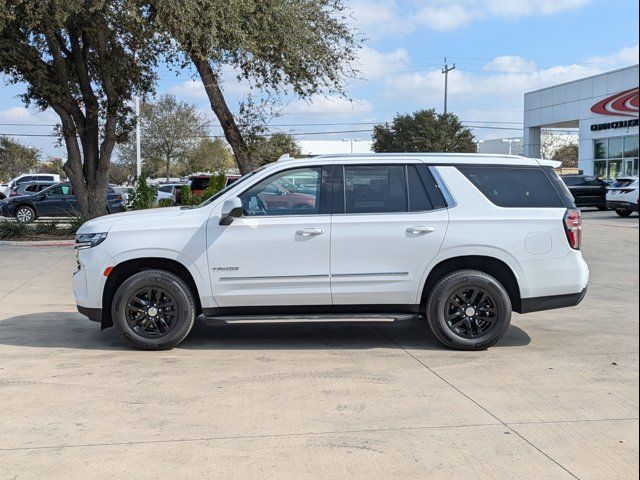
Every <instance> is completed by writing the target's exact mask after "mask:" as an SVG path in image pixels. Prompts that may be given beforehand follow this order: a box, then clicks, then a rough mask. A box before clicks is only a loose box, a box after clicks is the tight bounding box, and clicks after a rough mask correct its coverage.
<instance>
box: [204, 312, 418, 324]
mask: <svg viewBox="0 0 640 480" xmlns="http://www.w3.org/2000/svg"><path fill="white" fill-rule="evenodd" d="M206 318H207V320H215V321H219V322H224V323H228V324H244V323H254V324H262V323H372V322H376V323H378V322H384V323H393V322H401V321H407V320H413V319H415V318H416V315H415V314H407V313H384V314H362V313H360V314H348V315H335V314H320V315H218V316H214V317H206Z"/></svg>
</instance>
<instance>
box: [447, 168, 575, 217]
mask: <svg viewBox="0 0 640 480" xmlns="http://www.w3.org/2000/svg"><path fill="white" fill-rule="evenodd" d="M458 170H460V171H461V172H462V174H463V175H464V176H465V177H467V178H468V179H469V180H470V181H471V183H473V184H474V185H475V186H476V188H477V189H478V190H480V191H481V192H482V193H483V194H484V196H485V197H487V198H488V199H489V200H490V201H491V202H492V203H493V204H495V205H497V206H499V207H509V208H555V207H565V204H564V202H563V201H562V199H561V198H560V196H559V194H558V192H557V191H556V189H555V188H554V186H553V184H552V183H551V181H550V180H549V177H548V176H547V174H546V173H545V172H544V171H543V170H542V169H541V168H535V167H532V168H526V167H484V166H460V167H458Z"/></svg>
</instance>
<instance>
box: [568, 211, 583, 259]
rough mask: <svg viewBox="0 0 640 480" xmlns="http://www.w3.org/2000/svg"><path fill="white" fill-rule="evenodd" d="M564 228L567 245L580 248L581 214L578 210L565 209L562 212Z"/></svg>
mask: <svg viewBox="0 0 640 480" xmlns="http://www.w3.org/2000/svg"><path fill="white" fill-rule="evenodd" d="M564 229H565V231H566V232H567V240H568V241H569V246H570V247H571V248H573V249H574V250H580V245H581V244H582V214H581V213H580V210H573V209H572V210H567V213H565V214H564Z"/></svg>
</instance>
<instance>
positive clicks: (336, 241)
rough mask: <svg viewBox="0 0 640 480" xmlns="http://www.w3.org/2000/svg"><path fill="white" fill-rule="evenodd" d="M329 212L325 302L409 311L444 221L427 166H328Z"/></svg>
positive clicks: (443, 229)
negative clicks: (331, 178) (330, 175)
mask: <svg viewBox="0 0 640 480" xmlns="http://www.w3.org/2000/svg"><path fill="white" fill-rule="evenodd" d="M333 212H334V214H333V216H332V226H331V229H332V230H331V232H332V233H331V294H332V298H333V303H334V304H335V305H367V306H369V307H371V308H375V307H372V306H375V305H386V306H390V305H392V306H399V307H406V306H410V305H415V304H416V303H417V298H419V289H420V281H421V277H422V274H423V273H424V271H425V270H426V268H427V266H428V265H429V263H430V262H431V261H432V260H433V258H434V257H435V256H436V255H437V253H438V252H439V250H440V247H441V245H442V242H443V240H444V236H445V233H446V230H447V225H448V221H449V214H448V211H447V209H446V205H445V202H444V199H443V198H442V195H441V194H440V192H439V190H438V189H437V187H436V184H435V181H434V178H433V176H432V175H431V173H430V171H429V169H428V167H427V166H426V165H424V164H422V163H409V164H406V165H405V164H399V163H396V164H383V163H376V164H366V165H365V164H355V163H345V164H343V165H336V166H335V167H334V197H333ZM391 308H393V307H391Z"/></svg>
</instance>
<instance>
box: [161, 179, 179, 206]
mask: <svg viewBox="0 0 640 480" xmlns="http://www.w3.org/2000/svg"><path fill="white" fill-rule="evenodd" d="M182 185H184V183H163V184H160V185H157V186H156V188H157V189H158V190H157V194H156V203H158V202H160V200H163V199H170V200H172V201H173V200H174V192H175V190H176V188H181V187H182Z"/></svg>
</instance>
